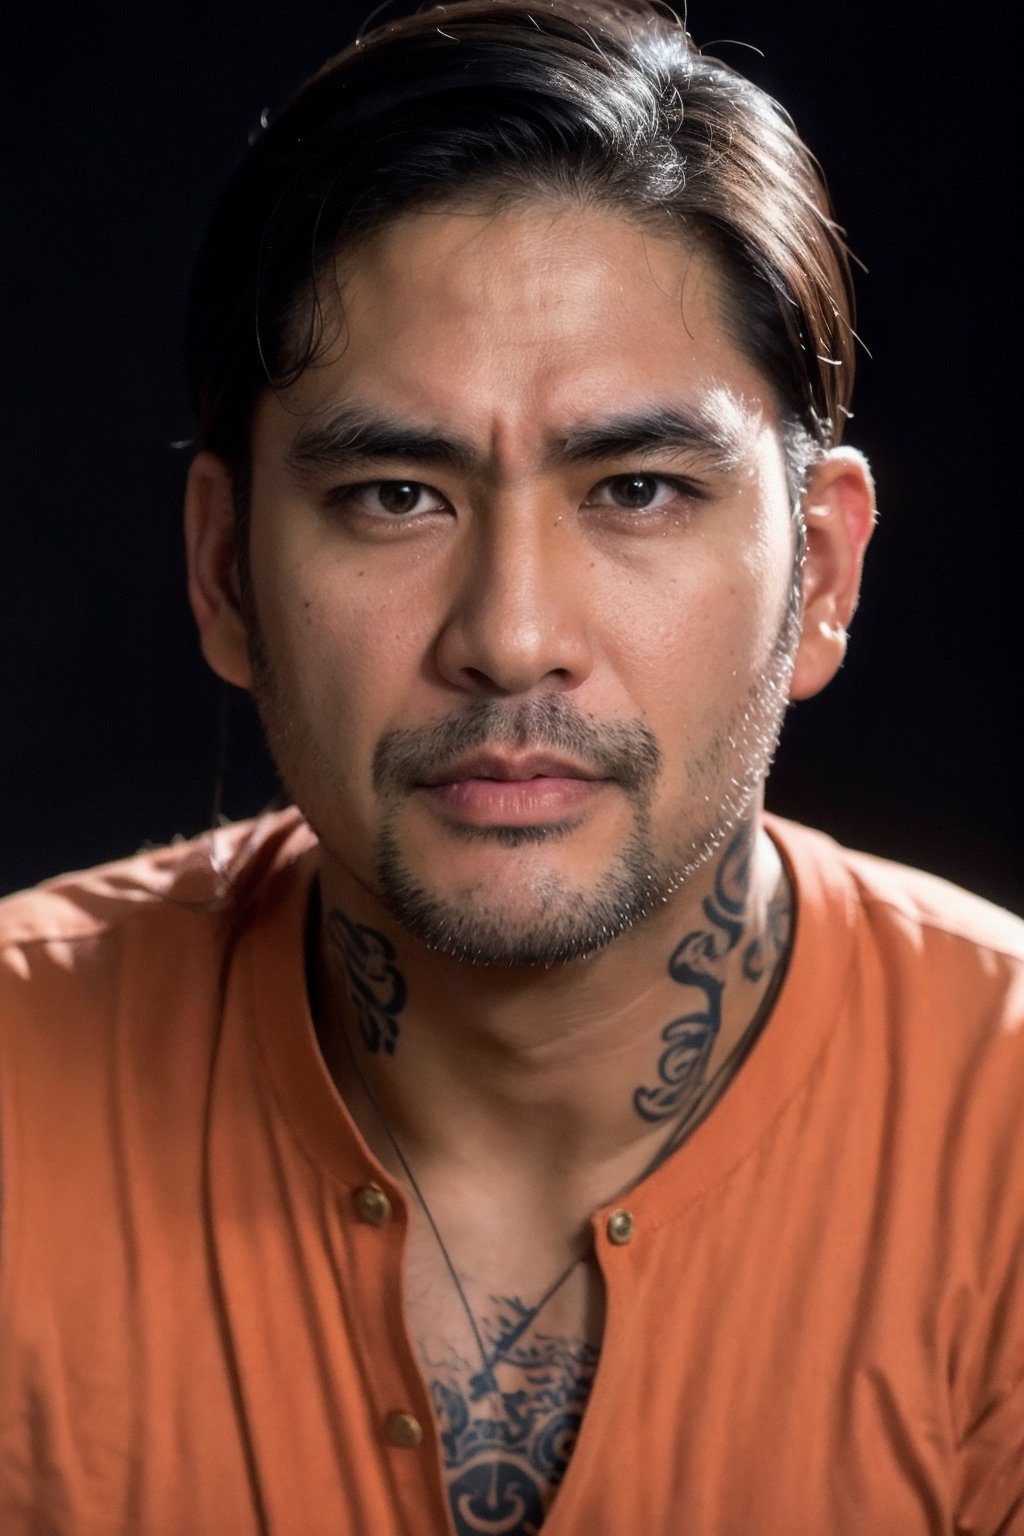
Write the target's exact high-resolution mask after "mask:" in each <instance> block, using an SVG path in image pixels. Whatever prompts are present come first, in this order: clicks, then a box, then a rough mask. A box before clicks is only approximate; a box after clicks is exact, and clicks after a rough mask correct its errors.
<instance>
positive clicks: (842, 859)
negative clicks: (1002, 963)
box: [766, 816, 1024, 963]
mask: <svg viewBox="0 0 1024 1536" xmlns="http://www.w3.org/2000/svg"><path fill="white" fill-rule="evenodd" d="M766 819H767V823H768V826H769V830H770V831H771V833H772V836H773V837H774V839H775V841H776V842H777V844H778V845H779V846H780V847H781V848H782V850H783V853H784V854H785V855H786V857H787V860H788V862H789V864H790V867H791V868H792V869H793V870H794V873H795V876H796V884H797V891H798V899H801V900H803V901H808V900H809V901H811V902H814V903H818V902H821V903H822V904H831V905H832V906H833V907H835V908H836V909H839V910H845V912H846V914H847V917H848V920H849V921H850V922H852V923H854V924H858V925H866V926H868V927H869V928H872V929H873V930H875V931H877V932H879V933H881V932H885V931H887V930H888V931H890V932H892V933H902V934H904V935H907V936H911V935H913V934H916V935H917V936H918V938H919V941H921V942H927V941H928V940H934V941H935V942H936V943H938V944H941V943H942V941H943V940H944V939H945V940H948V941H949V942H950V944H951V945H952V946H953V947H954V948H955V947H957V946H958V945H963V946H964V947H966V948H969V949H978V950H983V951H991V952H993V953H994V954H997V955H1001V956H1003V957H1005V958H1006V959H1007V960H1008V961H1009V962H1011V963H1013V962H1018V963H1024V919H1021V918H1020V917H1018V916H1016V915H1015V914H1014V913H1012V912H1008V911H1007V910H1006V909H1005V908H1003V907H999V906H996V905H995V904H994V903H993V902H991V901H986V900H985V898H984V897H982V896H976V895H974V894H973V892H971V891H967V890H964V889H963V888H962V887H960V886H958V885H954V884H953V883H952V882H951V881H949V880H945V879H943V878H942V877H941V876H939V875H933V874H929V873H927V871H925V870H922V869H914V868H912V867H911V866H909V865H906V864H900V863H897V862H896V861H894V860H892V859H887V858H882V857H881V856H879V855H878V854H873V853H864V852H861V851H859V850H857V849H852V848H846V847H843V846H842V845H841V844H840V843H838V842H836V841H835V840H834V839H833V838H831V837H829V836H828V835H827V834H826V833H824V832H820V831H816V830H813V829H812V828H809V827H803V826H800V825H798V824H797V823H795V822H790V821H785V820H783V819H782V818H780V817H775V816H769V817H767V818H766Z"/></svg>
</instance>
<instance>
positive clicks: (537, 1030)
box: [312, 821, 791, 1206]
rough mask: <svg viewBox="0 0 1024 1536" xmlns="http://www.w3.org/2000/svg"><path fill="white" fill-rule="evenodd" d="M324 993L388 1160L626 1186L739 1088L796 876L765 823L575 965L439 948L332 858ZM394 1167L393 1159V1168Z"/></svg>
mask: <svg viewBox="0 0 1024 1536" xmlns="http://www.w3.org/2000/svg"><path fill="white" fill-rule="evenodd" d="M322 883H323V887H324V889H323V910H322V913H321V919H320V925H319V945H318V950H317V955H316V960H315V970H314V971H313V972H312V974H313V978H314V992H315V1011H316V1014H317V1019H318V1029H319V1033H320V1037H321V1041H322V1045H323V1049H324V1054H325V1057H326V1059H327V1062H328V1066H329V1067H330V1070H331V1071H332V1074H333V1075H334V1077H335V1080H336V1082H337V1084H338V1087H339V1089H340V1091H341V1093H342V1095H343V1097H344V1098H345V1100H346V1102H347V1103H348V1105H349V1107H350V1110H351V1112H352V1113H353V1115H354V1117H355V1119H356V1121H357V1123H358V1124H359V1126H360V1129H361V1130H362V1131H363V1134H364V1136H365V1137H366V1139H367V1140H368V1142H369V1144H370V1146H371V1147H372V1148H373V1149H374V1150H375V1151H376V1152H377V1153H378V1155H379V1156H380V1157H381V1159H382V1161H384V1162H385V1164H388V1163H393V1162H394V1157H393V1144H394V1143H396V1142H397V1144H398V1146H399V1147H401V1148H402V1151H403V1153H404V1155H405V1156H406V1157H407V1158H408V1159H409V1160H410V1162H411V1163H412V1164H413V1165H414V1166H415V1167H416V1168H417V1170H419V1171H421V1172H425V1173H427V1174H428V1175H432V1176H436V1177H440V1176H441V1175H442V1173H443V1171H444V1170H446V1169H447V1170H449V1172H450V1173H451V1175H452V1176H453V1177H459V1176H460V1174H459V1170H462V1171H463V1172H464V1173H466V1174H467V1176H472V1175H474V1174H475V1175H476V1176H478V1177H479V1178H480V1179H481V1180H486V1179H488V1178H491V1179H493V1178H497V1177H500V1178H502V1179H504V1180H508V1179H509V1177H510V1172H509V1170H510V1169H514V1170H515V1177H516V1178H518V1179H520V1180H521V1181H522V1184H523V1186H524V1187H529V1186H535V1185H542V1186H543V1187H545V1188H546V1189H548V1190H549V1191H564V1198H565V1201H566V1204H567V1205H568V1206H575V1205H576V1204H578V1203H579V1202H580V1201H582V1203H583V1205H586V1204H587V1203H589V1204H591V1205H596V1204H600V1203H603V1202H604V1201H606V1200H609V1199H612V1198H614V1197H615V1196H616V1195H617V1194H618V1193H619V1192H620V1190H622V1189H624V1188H628V1187H629V1186H630V1184H632V1183H634V1182H636V1180H637V1179H638V1178H640V1177H642V1176H643V1174H644V1173H645V1172H646V1171H647V1170H648V1168H649V1167H650V1166H651V1165H652V1164H653V1163H655V1162H657V1161H659V1160H660V1158H661V1157H662V1156H663V1155H665V1154H666V1152H667V1151H668V1150H670V1149H671V1148H672V1147H673V1146H674V1145H676V1144H678V1142H679V1141H680V1140H682V1139H684V1138H685V1136H686V1135H687V1134H688V1133H689V1131H690V1130H692V1128H693V1127H694V1126H695V1125H696V1124H697V1123H699V1121H700V1119H702V1118H703V1117H704V1115H705V1114H706V1113H708V1112H709V1111H710V1108H711V1106H712V1105H713V1103H714V1102H716V1101H717V1098H718V1097H720V1095H721V1093H722V1092H723V1091H724V1089H725V1088H726V1087H727V1085H728V1082H729V1081H731V1077H732V1075H733V1074H734V1072H735V1070H736V1069H737V1066H738V1064H739V1063H740V1062H741V1061H742V1059H743V1057H744V1055H745V1053H746V1050H747V1049H749V1046H750V1045H751V1044H752V1041H753V1038H755V1037H756V1034H757V1033H758V1032H759V1029H760V1027H761V1025H762V1023H763V1021H764V1017H765V1016H766V1014H767V1012H768V1011H770V1005H771V1002H772V1000H773V998H774V991H775V987H776V983H777V981H778V980H779V979H780V977H781V973H782V970H783V968H784V964H785V957H786V954H787V952H788V945H789V938H790V931H791V900H790V892H789V885H788V881H787V879H786V876H785V874H784V871H783V868H782V865H781V862H780V860H779V857H778V854H777V853H776V851H775V849H774V847H773V845H772V844H771V842H770V840H769V839H768V837H767V836H766V835H765V834H764V833H763V832H761V831H759V830H757V822H756V821H752V822H751V823H750V824H749V825H747V826H744V827H741V828H740V829H739V830H738V831H734V832H733V833H732V834H731V836H730V837H729V838H727V839H726V840H725V841H724V843H723V845H722V847H721V848H720V849H719V851H718V852H717V853H716V854H715V855H714V857H713V858H712V859H711V860H710V861H709V862H708V864H707V865H706V866H705V867H704V868H703V869H702V870H701V871H700V872H699V873H698V874H697V875H696V876H693V877H691V879H690V880H689V881H687V882H686V884H685V886H684V887H683V888H682V889H681V890H680V891H679V892H678V893H677V895H676V896H675V897H674V898H673V899H672V900H671V901H670V902H669V903H668V904H666V906H665V907H664V908H663V909H660V910H659V911H658V912H657V913H655V914H653V915H651V916H649V917H648V918H647V919H646V920H645V921H644V922H643V923H641V924H640V925H638V926H637V927H636V928H635V929H634V930H632V931H631V932H629V933H628V934H626V935H624V936H623V937H621V938H620V939H618V940H616V941H614V942H613V943H612V944H610V945H609V946H607V948H605V949H604V950H601V951H599V952H598V953H597V954H595V955H593V956H591V957H589V958H587V959H582V960H573V961H570V962H567V963H566V964H564V965H561V966H553V967H550V968H539V967H538V968H532V969H518V970H517V969H512V968H508V969H504V968H498V967H493V966H474V965H467V964H465V963H462V962H460V961H457V960H454V959H451V958H449V957H446V956H443V955H438V954H435V953H432V952H430V951H428V950H427V949H426V948H425V947H424V946H422V945H421V944H420V943H419V942H418V941H417V940H414V939H412V938H411V937H409V936H408V935H407V934H405V933H404V932H403V930H402V929H400V928H399V927H398V925H397V924H395V923H394V922H393V921H392V920H391V919H390V917H389V916H388V915H387V914H386V913H384V912H383V910H382V909H381V908H380V907H379V905H378V904H377V903H375V902H374V901H373V900H372V898H370V897H368V895H367V894H366V893H365V892H364V891H361V890H359V889H358V888H356V887H355V886H354V885H349V886H348V888H347V889H346V888H345V882H344V881H341V880H337V879H336V878H332V872H331V871H330V870H329V869H326V870H325V872H324V875H323V876H322ZM396 1171H397V1170H396Z"/></svg>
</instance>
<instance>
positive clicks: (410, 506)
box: [331, 480, 448, 517]
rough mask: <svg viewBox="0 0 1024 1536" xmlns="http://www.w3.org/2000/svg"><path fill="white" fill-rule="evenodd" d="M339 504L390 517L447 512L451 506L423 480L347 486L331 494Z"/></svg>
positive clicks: (383, 481) (378, 481)
mask: <svg viewBox="0 0 1024 1536" xmlns="http://www.w3.org/2000/svg"><path fill="white" fill-rule="evenodd" d="M331 500H332V501H333V502H335V503H336V504H341V505H345V504H347V505H348V506H356V507H358V508H359V509H360V511H363V512H369V513H371V514H376V515H378V516H380V515H381V514H386V515H387V516H389V517H409V516H412V515H413V514H415V513H417V512H444V511H446V510H447V508H448V503H447V502H446V501H445V499H444V497H443V496H442V495H441V493H440V492H439V491H435V490H432V489H431V487H430V486H429V485H423V484H422V483H421V482H420V481H419V480H367V481H365V482H364V483H363V484H362V485H343V486H339V487H338V488H337V490H335V491H333V492H332V493H331Z"/></svg>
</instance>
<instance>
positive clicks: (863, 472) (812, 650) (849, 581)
mask: <svg viewBox="0 0 1024 1536" xmlns="http://www.w3.org/2000/svg"><path fill="white" fill-rule="evenodd" d="M803 510H804V519H805V525H806V534H807V548H806V554H805V559H804V567H803V578H802V609H803V631H802V634H801V637H800V644H799V646H798V647H797V655H796V663H795V666H794V669H793V678H792V682H791V684H790V690H789V692H790V698H792V699H809V698H811V697H812V696H813V695H814V694H816V693H818V692H819V691H820V690H821V689H822V688H824V687H825V685H826V683H828V682H830V681H831V680H832V678H833V677H834V676H835V674H836V672H837V671H838V670H839V667H840V665H841V664H842V660H843V657H844V656H845V654H846V631H847V628H848V626H849V623H850V620H851V619H852V618H853V614H854V610H855V609H856V607H857V597H858V595H859V593H860V577H861V568H862V565H863V561H864V551H865V549H866V548H867V544H868V540H869V539H870V537H871V534H872V531H873V530H874V526H875V487H874V481H873V480H872V478H871V470H870V469H869V467H868V462H867V460H866V459H865V458H864V455H863V454H861V453H858V452H857V450H856V449H855V448H834V449H832V450H831V451H830V452H829V453H827V454H826V455H825V456H824V458H823V459H821V460H820V462H819V463H818V464H816V465H815V467H814V469H813V470H812V471H811V476H810V480H809V482H808V486H807V489H806V491H805V492H804V495H803Z"/></svg>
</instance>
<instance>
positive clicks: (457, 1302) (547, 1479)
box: [405, 1226, 604, 1536]
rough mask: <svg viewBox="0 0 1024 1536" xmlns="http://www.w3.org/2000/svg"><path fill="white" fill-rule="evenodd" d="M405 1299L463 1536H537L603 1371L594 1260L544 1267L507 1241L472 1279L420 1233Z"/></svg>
mask: <svg viewBox="0 0 1024 1536" xmlns="http://www.w3.org/2000/svg"><path fill="white" fill-rule="evenodd" d="M542 1277H543V1278H542ZM405 1292H406V1321H407V1326H408V1329H409V1334H410V1338H411V1340H412V1342H413V1347H414V1350H415V1352H416V1355H417V1358H418V1361H419V1364H420V1368H421V1371H422V1373H423V1377H424V1382H425V1384H426V1387H427V1391H428V1393H429V1396H430V1400H431V1404H432V1407H433V1410H434V1415H435V1419H436V1423H437V1429H438V1435H439V1442H440V1450H441V1460H442V1464H443V1472H444V1479H445V1486H446V1490H447V1496H448V1502H449V1507H450V1511H451V1519H452V1525H453V1528H454V1530H455V1532H456V1536H470V1533H479V1532H495V1533H497V1532H502V1533H508V1536H532V1533H533V1532H535V1531H538V1530H539V1529H540V1528H541V1526H542V1524H543V1521H544V1518H545V1515H546V1512H547V1510H548V1509H549V1508H550V1505H551V1503H552V1501H553V1499H554V1497H555V1494H556V1492H557V1490H558V1488H559V1485H560V1484H561V1482H562V1479H563V1477H564V1475H565V1472H566V1469H567V1467H568V1465H569V1461H570V1458H571V1456H572V1453H573V1450H574V1447H575V1444H576V1440H577V1437H578V1434H579V1431H580V1428H581V1425H582V1422H583V1417H584V1413H585V1410H586V1407H587V1402H588V1400H589V1397H590V1393H591V1388H592V1385H593V1381H594V1376H595V1372H596V1369H597V1363H598V1358H599V1354H600V1345H601V1334H602V1329H603V1311H604V1295H603V1282H602V1280H601V1275H600V1271H599V1269H598V1267H597V1264H596V1262H595V1261H594V1260H593V1258H591V1257H588V1258H586V1259H583V1260H581V1261H578V1262H572V1261H570V1262H569V1263H568V1264H563V1265H562V1266H561V1267H560V1268H558V1267H556V1261H555V1259H554V1256H553V1255H552V1262H551V1263H549V1264H548V1265H547V1266H545V1264H544V1262H543V1260H541V1261H540V1262H539V1263H538V1262H537V1256H536V1255H530V1254H527V1255H524V1254H523V1252H522V1243H521V1242H520V1244H519V1246H518V1251H517V1245H516V1244H515V1243H514V1242H510V1244H509V1245H508V1253H507V1256H506V1257H505V1259H504V1261H503V1260H502V1258H501V1256H494V1257H492V1262H490V1263H488V1264H486V1265H485V1266H484V1265H481V1266H480V1268H479V1269H477V1270H475V1272H469V1271H466V1270H464V1269H463V1270H460V1268H458V1267H457V1266H456V1264H455V1262H454V1260H453V1258H452V1256H451V1255H450V1254H449V1253H448V1251H447V1250H446V1249H445V1248H444V1247H443V1246H442V1242H441V1241H440V1240H439V1239H438V1237H437V1235H436V1234H434V1233H433V1232H432V1231H431V1230H429V1228H426V1229H425V1228H424V1227H422V1226H421V1227H418V1228H417V1229H415V1230H414V1234H413V1236H412V1239H411V1241H410V1244H409V1250H408V1255H407V1260H406V1287H405Z"/></svg>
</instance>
